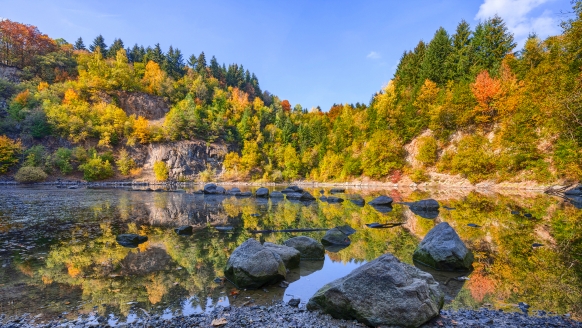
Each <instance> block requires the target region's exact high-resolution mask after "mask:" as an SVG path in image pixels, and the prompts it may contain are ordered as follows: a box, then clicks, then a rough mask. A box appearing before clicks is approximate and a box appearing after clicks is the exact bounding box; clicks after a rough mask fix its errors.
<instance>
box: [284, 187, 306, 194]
mask: <svg viewBox="0 0 582 328" xmlns="http://www.w3.org/2000/svg"><path fill="white" fill-rule="evenodd" d="M281 192H282V193H284V194H290V193H294V192H297V193H302V192H303V189H301V188H299V187H297V186H289V187H287V188H285V189H284V190H281Z"/></svg>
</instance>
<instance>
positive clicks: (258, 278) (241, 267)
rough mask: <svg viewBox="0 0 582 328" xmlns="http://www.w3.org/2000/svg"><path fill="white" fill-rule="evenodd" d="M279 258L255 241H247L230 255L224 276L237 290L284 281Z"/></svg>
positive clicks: (281, 261) (281, 263)
mask: <svg viewBox="0 0 582 328" xmlns="http://www.w3.org/2000/svg"><path fill="white" fill-rule="evenodd" d="M286 271H287V270H286V268H285V264H284V263H283V260H282V259H281V257H280V256H279V255H278V254H276V253H275V252H273V251H272V250H270V249H269V248H267V247H264V246H263V245H261V243H260V242H258V241H257V240H255V239H252V238H250V239H247V241H245V242H244V243H242V245H240V246H239V247H237V248H236V249H235V250H234V252H232V254H231V255H230V257H229V259H228V262H227V263H226V267H225V269H224V275H225V276H226V278H227V279H228V280H230V281H231V282H232V283H233V284H235V285H236V286H237V287H239V288H260V287H262V286H265V285H268V284H274V283H277V282H279V281H281V280H284V279H285V276H286Z"/></svg>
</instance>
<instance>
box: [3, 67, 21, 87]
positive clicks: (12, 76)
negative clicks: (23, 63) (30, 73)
mask: <svg viewBox="0 0 582 328" xmlns="http://www.w3.org/2000/svg"><path fill="white" fill-rule="evenodd" d="M20 73H21V70H20V69H18V68H16V67H13V66H6V65H2V64H0V79H5V80H8V81H10V82H14V83H18V82H20Z"/></svg>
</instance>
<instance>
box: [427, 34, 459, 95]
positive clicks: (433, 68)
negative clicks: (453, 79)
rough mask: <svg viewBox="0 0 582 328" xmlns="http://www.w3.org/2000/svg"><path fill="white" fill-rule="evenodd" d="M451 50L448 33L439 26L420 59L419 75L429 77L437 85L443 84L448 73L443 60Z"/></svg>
mask: <svg viewBox="0 0 582 328" xmlns="http://www.w3.org/2000/svg"><path fill="white" fill-rule="evenodd" d="M452 50H453V49H452V45H451V39H450V37H449V34H448V33H447V31H446V30H445V29H444V28H442V27H441V28H439V29H438V30H437V31H436V33H435V35H434V37H433V39H432V41H430V43H429V44H428V47H427V48H426V52H425V54H424V58H423V60H422V64H421V69H422V73H421V76H422V77H423V79H429V80H431V81H433V82H436V83H437V84H438V85H443V84H445V83H446V82H447V77H448V75H449V74H447V70H446V65H445V62H446V60H447V58H448V56H449V54H450V53H451V52H452Z"/></svg>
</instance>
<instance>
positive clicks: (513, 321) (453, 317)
mask: <svg viewBox="0 0 582 328" xmlns="http://www.w3.org/2000/svg"><path fill="white" fill-rule="evenodd" d="M139 309H140V308H138V310H139ZM142 311H143V312H144V314H145V316H144V317H142V318H138V319H136V320H135V321H132V322H130V323H125V322H121V323H120V322H116V321H111V320H109V319H108V318H106V317H102V316H95V315H86V316H79V317H78V318H77V319H75V320H67V319H60V320H53V321H50V322H37V320H39V321H40V320H41V319H42V318H41V317H38V316H33V315H32V314H24V315H21V316H14V317H6V316H5V315H4V314H1V315H0V327H3V328H16V327H97V326H98V327H110V326H122V327H136V328H137V327H140V328H141V327H281V328H283V327H346V328H347V327H350V328H351V327H366V325H365V324H363V323H360V322H358V321H356V320H342V319H334V318H332V317H331V316H329V315H327V314H322V313H319V312H311V311H307V310H306V309H305V308H304V307H292V306H290V305H288V304H285V303H283V302H278V303H275V304H273V305H270V306H243V307H235V306H226V307H223V306H217V307H216V308H215V309H214V310H212V311H211V312H209V313H196V314H189V315H179V316H174V317H172V318H171V319H164V318H162V317H161V316H159V315H150V314H149V313H148V312H147V311H145V310H143V309H142ZM420 327H423V328H437V327H519V328H522V327H582V322H580V321H576V320H572V319H570V318H569V316H568V315H562V316H559V315H555V314H549V313H546V312H544V311H538V312H536V313H535V314H533V315H528V314H527V312H525V313H519V312H504V311H499V310H497V311H496V310H490V309H486V308H480V309H478V310H469V309H459V310H441V311H440V315H438V316H437V317H435V318H433V319H431V320H429V321H428V322H426V323H425V324H423V325H422V326H420Z"/></svg>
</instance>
